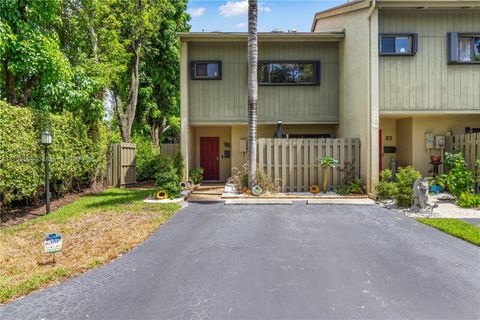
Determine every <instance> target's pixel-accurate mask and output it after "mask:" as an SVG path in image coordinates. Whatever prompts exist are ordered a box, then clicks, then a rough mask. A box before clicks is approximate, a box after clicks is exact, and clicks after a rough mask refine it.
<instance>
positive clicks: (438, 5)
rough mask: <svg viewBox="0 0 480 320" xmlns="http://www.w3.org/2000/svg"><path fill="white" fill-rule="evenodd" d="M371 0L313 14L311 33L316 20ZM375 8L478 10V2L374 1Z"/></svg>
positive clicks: (358, 0) (467, 0)
mask: <svg viewBox="0 0 480 320" xmlns="http://www.w3.org/2000/svg"><path fill="white" fill-rule="evenodd" d="M371 3H372V0H355V1H351V2H348V3H344V4H342V5H339V6H336V7H333V8H329V9H326V10H323V11H319V12H317V13H315V16H314V18H313V22H312V27H311V31H312V32H313V31H314V30H315V26H316V23H317V20H320V19H324V18H328V17H332V16H337V15H342V14H347V13H350V12H353V11H357V10H362V9H366V8H369V7H370V6H371ZM374 3H375V7H376V8H380V9H416V10H425V9H460V10H472V9H474V10H477V9H478V10H480V1H478V0H376V1H374Z"/></svg>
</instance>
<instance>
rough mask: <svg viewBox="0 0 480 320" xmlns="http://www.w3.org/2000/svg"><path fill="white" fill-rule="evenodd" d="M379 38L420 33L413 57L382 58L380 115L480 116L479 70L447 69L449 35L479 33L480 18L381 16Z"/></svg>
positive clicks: (464, 14) (462, 15) (478, 15)
mask: <svg viewBox="0 0 480 320" xmlns="http://www.w3.org/2000/svg"><path fill="white" fill-rule="evenodd" d="M379 24H380V26H379V32H380V33H382V32H416V33H418V41H419V42H418V52H417V55H416V56H413V57H380V71H379V72H380V110H381V111H384V112H392V111H440V112H442V111H463V112H470V111H471V112H480V65H448V64H447V32H479V33H480V13H479V12H478V11H477V12H468V11H463V12H462V13H452V12H448V13H447V12H444V13H441V12H438V13H433V12H432V13H426V12H423V13H418V12H406V13H398V12H382V13H381V14H380V22H379Z"/></svg>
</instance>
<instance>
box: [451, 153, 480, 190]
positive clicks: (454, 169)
mask: <svg viewBox="0 0 480 320" xmlns="http://www.w3.org/2000/svg"><path fill="white" fill-rule="evenodd" d="M445 166H446V167H447V169H449V172H448V174H447V178H446V180H447V190H448V191H449V192H450V193H451V194H453V195H455V196H459V195H460V194H461V193H462V192H471V191H472V188H473V184H474V183H475V180H474V177H473V172H471V171H470V170H468V169H467V166H466V163H465V159H464V158H463V155H462V154H461V153H448V152H447V153H445Z"/></svg>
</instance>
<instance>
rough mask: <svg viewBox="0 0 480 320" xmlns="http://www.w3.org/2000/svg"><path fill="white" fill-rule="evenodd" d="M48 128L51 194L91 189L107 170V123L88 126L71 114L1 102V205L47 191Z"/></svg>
mask: <svg viewBox="0 0 480 320" xmlns="http://www.w3.org/2000/svg"><path fill="white" fill-rule="evenodd" d="M45 128H49V130H50V132H51V133H52V138H53V142H52V144H51V145H50V146H49V156H50V159H51V163H50V186H51V192H52V194H53V195H54V196H55V195H60V194H63V193H66V192H69V191H72V190H78V189H81V188H84V187H88V186H90V185H91V184H92V183H93V182H94V181H95V180H96V179H98V178H99V177H100V176H101V175H102V173H103V171H104V168H105V165H106V156H107V152H106V151H107V134H106V129H105V127H104V126H103V124H98V125H92V126H87V125H85V124H84V123H83V122H82V120H81V119H80V118H79V117H76V116H74V115H73V114H71V113H63V114H60V115H52V114H49V113H46V112H40V111H35V110H32V109H30V108H25V107H13V106H11V105H9V104H7V103H5V102H3V101H0V206H6V205H9V204H12V203H14V202H19V201H24V202H28V201H31V200H35V199H36V198H38V197H40V196H43V192H44V189H45V181H44V180H45V179H44V176H45V171H44V161H43V159H44V146H43V145H42V144H41V141H40V135H41V132H42V131H43V130H44V129H45Z"/></svg>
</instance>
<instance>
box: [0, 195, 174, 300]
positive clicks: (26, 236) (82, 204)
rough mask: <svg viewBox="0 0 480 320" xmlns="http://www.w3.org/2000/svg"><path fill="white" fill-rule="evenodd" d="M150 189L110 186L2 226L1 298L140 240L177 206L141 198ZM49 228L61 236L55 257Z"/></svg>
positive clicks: (23, 291) (56, 278)
mask: <svg viewBox="0 0 480 320" xmlns="http://www.w3.org/2000/svg"><path fill="white" fill-rule="evenodd" d="M150 192H151V190H139V189H108V190H106V191H103V192H101V193H98V194H90V195H86V196H83V197H82V198H80V199H79V200H77V201H75V202H73V203H70V204H68V205H66V206H64V207H62V208H60V209H59V210H57V211H55V212H53V213H52V214H50V215H48V216H42V217H39V218H36V219H33V220H29V221H27V222H24V223H22V224H19V225H16V226H13V227H8V228H3V229H0V303H5V302H8V301H11V300H13V299H15V298H16V297H19V296H22V295H25V294H28V293H30V292H32V291H34V290H37V289H40V288H43V287H46V286H49V285H51V284H53V283H56V282H58V281H60V280H63V279H65V278H68V277H72V276H75V275H78V274H80V273H83V272H85V271H87V270H89V269H91V268H95V267H97V266H100V265H103V264H105V263H107V262H109V261H111V260H113V259H115V258H117V257H118V256H120V255H121V254H123V253H125V252H127V251H129V250H130V249H132V248H133V247H135V246H136V245H137V244H139V243H141V242H143V241H144V240H145V239H146V238H147V237H148V236H149V235H150V234H151V233H152V232H153V231H155V230H156V229H157V228H158V227H159V226H160V225H161V224H163V223H165V222H166V221H167V220H168V219H169V218H170V217H171V216H173V214H175V212H177V211H178V209H179V208H180V207H179V206H178V205H173V204H172V205H168V204H161V205H160V204H147V203H144V202H143V199H145V198H146V197H147V195H148V194H149V193H150ZM48 232H55V233H60V234H61V235H62V238H63V249H62V252H61V253H57V254H56V259H55V263H53V262H52V261H53V259H52V258H53V257H52V256H51V255H46V254H44V253H43V239H44V237H45V234H46V233H48Z"/></svg>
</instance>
